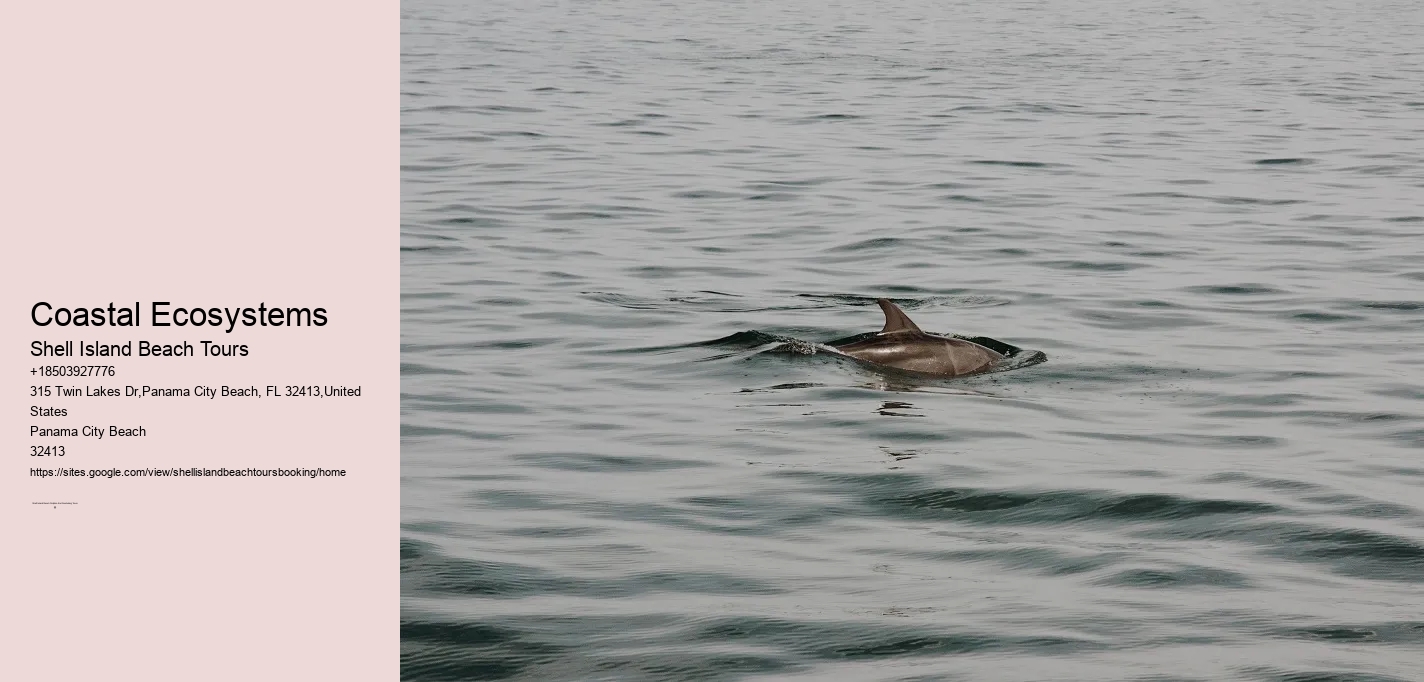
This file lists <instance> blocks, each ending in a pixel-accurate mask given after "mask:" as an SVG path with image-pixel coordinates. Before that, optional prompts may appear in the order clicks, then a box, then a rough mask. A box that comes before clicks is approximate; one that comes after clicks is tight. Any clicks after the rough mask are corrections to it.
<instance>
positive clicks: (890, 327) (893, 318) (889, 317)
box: [875, 298, 920, 334]
mask: <svg viewBox="0 0 1424 682" xmlns="http://www.w3.org/2000/svg"><path fill="white" fill-rule="evenodd" d="M875 302H876V303H878V304H880V309H881V310H884V311H885V328H884V329H881V330H880V333H881V334H893V333H895V332H918V331H920V328H919V327H918V326H916V325H915V323H914V322H912V321H910V316H909V315H906V314H905V311H903V310H900V307H899V306H897V305H895V304H894V303H891V302H890V299H888V298H881V299H877V300H876V301H875Z"/></svg>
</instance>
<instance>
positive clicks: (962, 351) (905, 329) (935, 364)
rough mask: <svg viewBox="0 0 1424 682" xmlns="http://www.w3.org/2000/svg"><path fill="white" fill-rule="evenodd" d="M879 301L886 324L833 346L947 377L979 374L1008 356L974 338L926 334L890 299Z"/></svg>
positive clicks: (871, 359)
mask: <svg viewBox="0 0 1424 682" xmlns="http://www.w3.org/2000/svg"><path fill="white" fill-rule="evenodd" d="M875 302H876V303H877V304H879V305H880V309H881V310H883V311H885V328H884V329H881V330H880V333H878V334H876V335H875V336H872V337H870V338H868V339H865V340H863V341H856V342H854V343H848V344H845V345H841V346H833V348H835V349H836V350H838V351H840V352H842V353H845V354H846V355H849V356H851V357H853V358H855V359H857V360H862V361H864V362H869V363H871V364H876V365H883V366H885V367H893V368H895V369H903V370H908V371H911V372H922V373H925V374H935V375H938V376H944V377H957V376H964V375H966V374H977V373H979V372H983V371H985V370H988V369H990V368H992V367H993V366H994V363H996V362H998V361H1000V360H1003V359H1004V355H1003V354H1001V353H998V352H996V351H993V350H990V349H988V348H986V347H984V346H981V345H979V344H977V343H974V342H973V341H966V340H964V339H954V338H948V337H944V336H935V335H933V334H926V333H924V332H922V331H920V328H919V326H917V325H916V324H915V323H914V322H912V321H911V320H910V317H909V316H908V315H906V314H905V311H903V310H900V307H899V306H897V305H895V304H894V303H891V302H890V301H889V300H888V299H884V298H882V299H878V300H876V301H875Z"/></svg>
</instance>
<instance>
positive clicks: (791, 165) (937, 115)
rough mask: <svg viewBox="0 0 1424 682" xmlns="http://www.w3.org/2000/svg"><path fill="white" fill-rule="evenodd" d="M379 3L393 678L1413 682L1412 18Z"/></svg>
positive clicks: (1416, 501)
mask: <svg viewBox="0 0 1424 682" xmlns="http://www.w3.org/2000/svg"><path fill="white" fill-rule="evenodd" d="M402 30H403V38H402V56H401V59H402V82H401V89H402V99H401V105H402V130H401V145H402V162H403V166H402V171H401V181H402V202H403V218H402V225H401V262H402V355H401V357H402V366H401V372H402V401H401V405H402V412H401V425H402V451H401V458H402V484H401V485H402V488H401V490H402V510H401V516H402V531H401V538H400V551H401V586H402V587H401V590H402V592H401V597H402V617H401V651H402V676H403V677H404V678H405V679H409V680H541V681H542V680H739V679H806V680H906V681H909V680H917V681H918V680H1085V681H1089V680H1091V681H1097V680H1268V681H1280V682H1284V681H1288V680H1289V681H1296V682H1304V681H1320V682H1324V681H1338V682H1346V681H1350V682H1362V681H1382V680H1420V679H1424V356H1421V344H1424V142H1421V137H1424V39H1421V36H1424V5H1420V4H1419V3H1417V2H1405V1H1398V0H1396V1H1388V0H1384V1H1380V2H1338V1H1333V0H1318V1H1317V0H1291V1H1287V0H1243V1H1242V2H1230V3H1227V2H1210V3H1209V2H1187V1H1185V0H1181V1H1176V2H1173V1H1167V0H1140V1H1132V2H1129V1H1128V0H1096V1H1089V0H1035V1H1011V2H982V1H980V2H968V1H959V0H940V1H932V0H887V1H883V2H873V3H872V2H846V1H842V2H811V1H809V0H784V1H777V0H764V1H759V2H751V1H733V0H728V1H722V2H714V1H711V0H708V1H687V2H653V1H645V0H606V1H601V2H595V1H587V2H574V1H561V2H549V1H538V0H521V1H518V2H515V1H510V0H485V1H481V2H454V1H427V0H410V1H408V2H406V3H404V6H403V8H402ZM882 296H883V297H888V298H891V299H893V300H895V301H897V302H898V303H900V304H901V305H902V306H903V307H904V309H905V310H906V311H907V312H908V313H909V315H910V316H911V317H912V318H914V320H915V321H916V322H918V323H919V325H920V326H921V327H922V328H924V329H925V330H927V331H933V332H940V333H945V334H961V335H965V336H986V337H991V338H994V339H997V340H1000V341H1003V342H1005V343H1009V344H1013V345H1015V346H1019V347H1022V348H1025V349H1032V350H1035V351H1040V352H1042V353H1044V354H1046V356H1047V358H1048V359H1047V362H1044V363H1042V364H1037V365H1033V366H1026V367H1022V368H1020V369H1015V370H1013V371H1008V372H1001V373H995V374H988V375H983V376H977V377H967V378H961V379H953V380H937V379H924V378H916V377H913V376H907V375H903V374H900V375H897V374H893V373H885V372H879V371H876V370H874V369H873V368H868V367H865V366H863V365H859V364H856V363H850V362H846V361H845V360H844V359H843V358H839V357H837V356H836V355H834V354H830V353H826V352H824V349H823V348H820V347H818V346H817V345H816V344H818V343H823V342H826V341H829V340H832V339H837V338H843V337H847V336H852V335H855V334H859V333H863V332H867V331H874V330H877V329H879V327H880V325H881V322H882V317H881V314H880V312H879V309H878V308H876V306H875V305H874V299H875V298H877V297H882ZM782 344H787V345H785V346H784V347H783V346H782ZM778 347H780V350H777V349H778Z"/></svg>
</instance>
